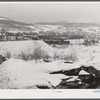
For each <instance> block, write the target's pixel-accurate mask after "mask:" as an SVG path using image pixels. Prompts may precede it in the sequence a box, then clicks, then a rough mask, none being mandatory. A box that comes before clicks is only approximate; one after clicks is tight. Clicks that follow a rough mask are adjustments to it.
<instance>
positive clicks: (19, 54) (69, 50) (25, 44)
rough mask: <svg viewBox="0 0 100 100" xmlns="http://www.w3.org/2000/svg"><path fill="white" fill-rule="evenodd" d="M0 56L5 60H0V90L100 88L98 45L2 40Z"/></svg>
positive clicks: (99, 48) (99, 52)
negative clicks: (55, 44) (61, 45)
mask: <svg viewBox="0 0 100 100" xmlns="http://www.w3.org/2000/svg"><path fill="white" fill-rule="evenodd" d="M36 51H38V52H36ZM0 55H1V56H3V57H6V58H7V59H8V60H4V61H1V65H0V89H51V88H53V89H69V88H77V89H78V88H82V89H83V88H100V87H99V85H100V81H99V80H100V60H99V59H100V44H96V45H92V46H84V45H70V46H67V47H66V48H53V47H51V46H50V45H48V44H46V43H45V42H43V41H41V40H38V41H37V40H34V41H32V40H29V41H9V42H8V41H5V42H0ZM41 55H42V56H41ZM34 56H35V57H37V56H38V57H40V58H41V57H42V58H41V60H39V59H40V58H38V59H36V58H34ZM25 57H26V58H27V57H28V59H26V58H25ZM48 57H49V58H48ZM22 58H23V60H22ZM45 58H48V59H49V61H47V60H45ZM0 60H1V58H0ZM70 61H71V62H70Z"/></svg>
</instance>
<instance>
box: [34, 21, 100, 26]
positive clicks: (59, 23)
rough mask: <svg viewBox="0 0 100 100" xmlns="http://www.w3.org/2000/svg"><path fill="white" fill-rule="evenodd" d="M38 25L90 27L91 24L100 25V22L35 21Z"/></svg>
mask: <svg viewBox="0 0 100 100" xmlns="http://www.w3.org/2000/svg"><path fill="white" fill-rule="evenodd" d="M35 24H37V25H62V26H64V27H89V26H97V27H100V24H98V23H70V22H67V21H65V22H64V21H62V22H38V23H35Z"/></svg>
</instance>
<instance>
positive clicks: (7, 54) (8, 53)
mask: <svg viewBox="0 0 100 100" xmlns="http://www.w3.org/2000/svg"><path fill="white" fill-rule="evenodd" d="M5 56H6V58H8V59H9V58H11V57H12V56H11V53H10V52H9V51H7V53H6V55H5Z"/></svg>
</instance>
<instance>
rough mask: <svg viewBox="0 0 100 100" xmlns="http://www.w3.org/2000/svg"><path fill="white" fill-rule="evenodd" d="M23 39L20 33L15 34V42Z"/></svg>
mask: <svg viewBox="0 0 100 100" xmlns="http://www.w3.org/2000/svg"><path fill="white" fill-rule="evenodd" d="M23 39H24V37H23V34H22V33H20V32H18V33H17V34H16V40H23Z"/></svg>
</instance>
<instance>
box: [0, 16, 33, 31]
mask: <svg viewBox="0 0 100 100" xmlns="http://www.w3.org/2000/svg"><path fill="white" fill-rule="evenodd" d="M30 26H34V25H33V24H28V23H25V22H20V21H16V20H13V19H10V18H7V17H2V16H0V28H2V27H3V28H9V29H15V30H31V27H30Z"/></svg>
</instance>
